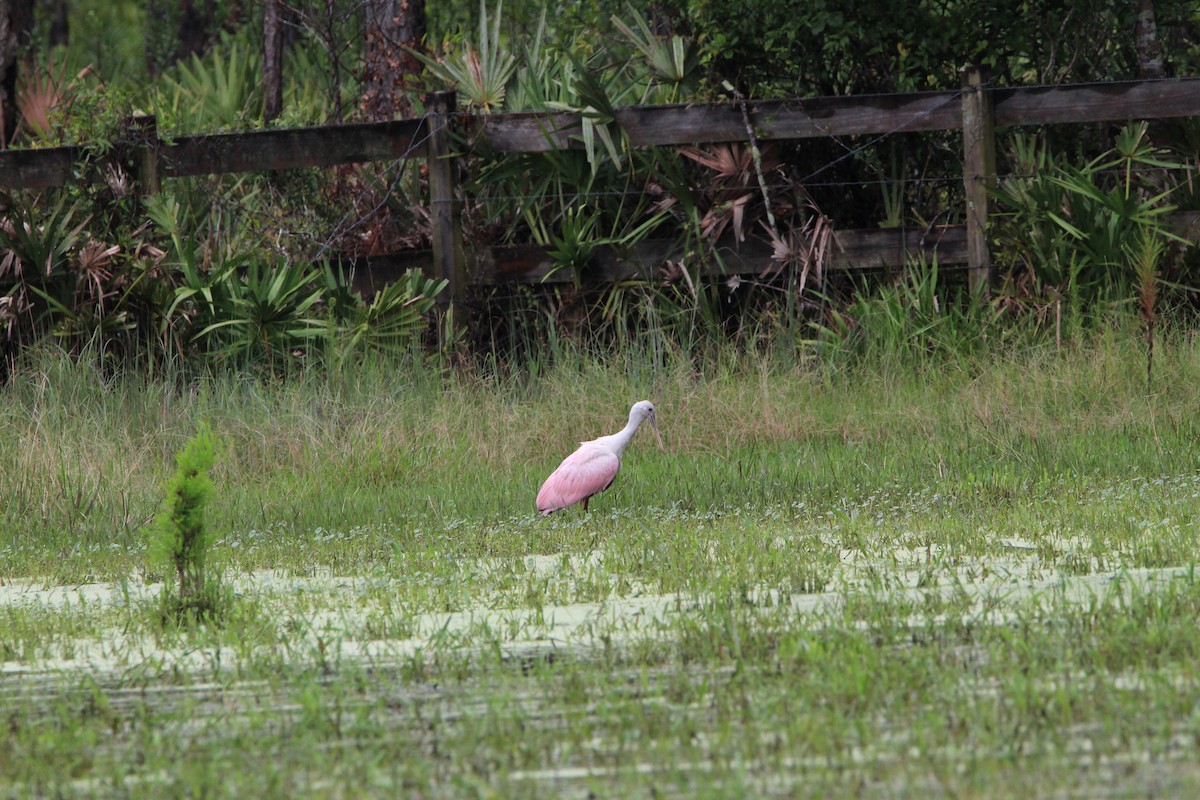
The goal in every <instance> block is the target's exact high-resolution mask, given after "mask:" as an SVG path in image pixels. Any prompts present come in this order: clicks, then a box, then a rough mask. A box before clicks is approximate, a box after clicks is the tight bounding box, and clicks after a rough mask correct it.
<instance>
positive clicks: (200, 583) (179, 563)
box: [151, 425, 229, 622]
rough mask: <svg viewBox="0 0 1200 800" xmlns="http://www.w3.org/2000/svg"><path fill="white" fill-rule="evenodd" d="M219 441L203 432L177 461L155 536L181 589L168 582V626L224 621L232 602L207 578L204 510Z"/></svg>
mask: <svg viewBox="0 0 1200 800" xmlns="http://www.w3.org/2000/svg"><path fill="white" fill-rule="evenodd" d="M216 449H217V440H216V437H215V436H214V434H213V432H212V430H211V429H210V428H209V427H208V426H207V425H204V426H201V428H200V430H199V432H197V433H196V435H195V436H193V437H192V439H191V440H190V441H189V442H188V443H187V444H186V445H185V446H184V448H183V450H181V451H180V452H179V453H178V454H177V455H176V456H175V463H176V469H175V474H174V476H172V478H171V480H170V481H168V483H167V497H166V499H165V500H164V501H163V506H162V510H161V511H160V512H159V514H158V517H157V518H156V520H155V524H154V528H153V529H152V533H151V551H152V552H153V553H155V554H157V556H158V557H159V558H160V559H161V560H162V561H164V562H166V563H167V564H168V565H169V567H170V568H171V569H172V570H173V571H174V574H175V577H176V579H177V580H176V583H175V585H174V587H173V588H172V587H171V582H170V581H169V580H168V581H166V586H165V587H164V589H163V593H162V615H163V620H164V622H165V621H167V620H175V621H180V622H182V621H187V620H193V621H196V622H217V621H220V620H221V619H222V618H223V617H224V616H225V613H226V612H227V610H228V604H229V603H228V598H227V597H226V595H225V593H224V592H223V591H222V589H221V586H220V583H219V581H218V580H217V579H216V578H214V577H213V576H212V575H210V574H209V573H208V570H207V566H208V557H209V551H210V549H211V547H212V536H211V533H210V531H209V530H208V529H207V527H206V526H205V522H204V508H205V505H206V504H207V503H208V499H209V497H210V496H211V495H212V488H213V487H212V479H211V478H210V477H209V475H208V471H209V470H210V469H212V466H213V463H214V462H215V461H216Z"/></svg>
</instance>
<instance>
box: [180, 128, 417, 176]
mask: <svg viewBox="0 0 1200 800" xmlns="http://www.w3.org/2000/svg"><path fill="white" fill-rule="evenodd" d="M427 137H428V133H427V129H426V127H425V122H424V120H421V119H406V120H395V121H391V122H364V123H354V124H350V125H323V126H319V127H312V128H285V129H280V130H267V131H252V132H249V133H225V134H214V135H211V136H180V137H177V138H175V139H172V140H170V143H164V145H163V147H162V162H163V174H164V175H167V176H170V177H182V176H185V175H210V174H221V173H226V172H258V171H262V170H276V169H298V168H301V167H332V166H337V165H339V164H356V163H361V162H368V161H392V160H396V159H402V158H411V157H424V155H425V144H426V139H427Z"/></svg>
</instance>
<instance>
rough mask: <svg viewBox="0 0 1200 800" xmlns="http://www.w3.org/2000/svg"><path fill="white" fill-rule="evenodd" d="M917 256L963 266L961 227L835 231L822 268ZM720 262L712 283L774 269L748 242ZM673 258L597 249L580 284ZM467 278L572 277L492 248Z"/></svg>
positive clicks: (659, 276) (666, 253)
mask: <svg viewBox="0 0 1200 800" xmlns="http://www.w3.org/2000/svg"><path fill="white" fill-rule="evenodd" d="M918 253H921V254H923V255H925V256H926V257H927V258H933V257H934V256H935V255H936V257H937V259H938V262H939V263H941V264H962V263H966V260H967V238H966V229H965V227H964V226H962V225H945V226H938V227H935V228H931V229H929V230H921V229H907V230H901V229H898V228H891V229H888V228H868V229H863V230H845V231H838V232H837V233H836V244H835V245H833V246H832V249H831V251H830V254H829V262H828V264H827V265H826V266H827V267H828V268H829V269H833V270H873V269H896V268H900V267H903V266H905V265H906V264H908V262H909V258H911V257H913V256H915V255H916V254H918ZM720 256H721V262H720V264H718V263H716V262H711V263H709V265H708V267H707V273H706V274H708V275H710V276H716V277H724V276H733V275H741V276H747V275H753V276H758V275H762V274H763V273H764V272H767V271H770V270H773V269H774V264H773V263H772V262H771V247H770V245H769V244H768V243H767V242H765V241H759V240H756V239H751V240H747V241H746V242H743V243H742V244H741V246H740V247H736V248H734V247H732V246H729V247H721V249H720ZM678 258H679V244H678V242H675V241H673V240H653V241H646V242H641V243H639V244H638V245H637V246H636V247H634V248H633V249H632V250H630V251H629V252H622V251H618V250H615V249H613V248H609V247H603V248H600V249H599V250H598V251H597V254H596V259H595V261H594V262H593V264H592V268H591V269H590V270H589V271H588V273H587V275H586V276H584V280H585V282H587V283H593V282H594V283H613V282H618V281H631V280H648V281H656V282H658V281H664V280H669V279H671V277H672V276H671V271H670V269H669V268H667V267H666V264H667V262H668V261H672V260H676V259H678ZM721 264H723V267H722V266H721ZM471 277H472V280H473V282H474V283H476V284H479V285H484V286H491V285H505V284H510V285H511V284H528V283H550V284H556V283H571V282H573V281H574V280H575V277H576V276H575V275H573V274H572V273H571V271H570V270H559V271H557V272H556V271H555V270H554V259H553V258H551V257H550V256H549V255H548V254H547V252H546V249H545V248H543V247H534V246H518V247H492V248H488V249H486V250H483V251H481V252H477V253H475V254H474V265H473V269H472V270H471Z"/></svg>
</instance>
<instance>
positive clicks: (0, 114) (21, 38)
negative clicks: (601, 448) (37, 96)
mask: <svg viewBox="0 0 1200 800" xmlns="http://www.w3.org/2000/svg"><path fill="white" fill-rule="evenodd" d="M33 2H34V0H0V149H3V148H5V147H7V146H8V143H9V142H10V141H11V140H12V136H13V133H14V132H15V131H16V129H17V123H18V121H19V116H18V113H17V70H18V63H17V62H18V58H19V57H20V55H21V48H22V47H24V46H26V45H27V44H29V34H30V30H31V29H32V27H33Z"/></svg>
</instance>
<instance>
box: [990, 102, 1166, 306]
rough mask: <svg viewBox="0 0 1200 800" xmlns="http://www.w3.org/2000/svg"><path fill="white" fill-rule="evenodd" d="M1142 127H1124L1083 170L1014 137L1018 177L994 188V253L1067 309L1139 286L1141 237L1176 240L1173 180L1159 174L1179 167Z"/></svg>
mask: <svg viewBox="0 0 1200 800" xmlns="http://www.w3.org/2000/svg"><path fill="white" fill-rule="evenodd" d="M1147 131H1148V128H1147V126H1146V124H1145V123H1138V124H1135V125H1131V126H1127V127H1126V128H1124V129H1123V130H1122V131H1121V132H1120V134H1119V135H1118V136H1117V139H1116V142H1115V145H1114V147H1113V148H1112V149H1111V150H1109V151H1108V152H1106V153H1103V154H1101V155H1100V156H1098V157H1097V158H1095V159H1093V160H1092V161H1090V162H1088V163H1087V164H1086V165H1085V166H1084V167H1082V168H1078V167H1071V166H1066V165H1062V164H1060V163H1059V162H1058V161H1057V160H1055V159H1054V158H1053V157H1052V156H1051V155H1050V154H1049V152H1048V151H1047V150H1046V149H1045V148H1040V147H1038V146H1037V145H1036V143H1033V142H1031V141H1030V140H1028V139H1023V138H1018V139H1017V140H1016V143H1017V147H1016V155H1017V159H1016V160H1017V164H1018V171H1019V173H1020V176H1019V177H1015V178H1011V179H1009V180H1007V181H1005V182H1004V183H1002V184H1001V185H1000V186H999V187H998V188H997V189H996V191H995V196H996V198H997V200H998V201H999V203H998V205H999V209H998V212H999V213H998V215H997V218H998V224H997V228H996V231H997V235H998V237H999V239H1000V241H1001V246H1000V247H998V248H997V252H1001V253H1011V254H1013V259H1014V266H1016V265H1019V266H1021V267H1023V268H1025V269H1027V270H1029V272H1030V273H1031V274H1032V275H1033V277H1034V280H1035V282H1036V283H1037V285H1038V286H1040V287H1045V288H1048V289H1050V290H1051V291H1052V292H1053V294H1054V295H1055V296H1056V297H1061V298H1063V299H1064V300H1065V301H1066V303H1067V305H1068V308H1069V309H1070V308H1077V307H1081V306H1083V305H1088V304H1092V303H1095V302H1097V301H1106V300H1126V299H1127V298H1129V297H1130V296H1131V293H1134V292H1137V293H1140V292H1142V291H1144V287H1145V286H1146V283H1145V281H1144V277H1143V276H1139V275H1138V273H1137V265H1138V263H1139V258H1140V257H1139V256H1138V255H1137V254H1138V253H1139V252H1142V251H1141V250H1140V248H1141V247H1142V245H1143V244H1144V242H1145V241H1146V240H1147V238H1150V239H1161V240H1162V241H1164V242H1166V241H1182V240H1181V238H1180V237H1179V236H1178V234H1176V233H1174V232H1172V230H1171V229H1170V224H1169V222H1170V214H1171V212H1173V211H1174V210H1175V206H1174V205H1173V204H1172V203H1170V202H1169V201H1170V198H1171V195H1172V194H1173V193H1174V191H1175V186H1172V185H1170V184H1169V183H1166V182H1165V181H1164V179H1163V178H1162V177H1161V176H1162V175H1164V174H1165V173H1164V170H1167V169H1177V168H1180V167H1182V165H1180V164H1176V163H1173V162H1170V161H1168V160H1166V159H1165V158H1164V157H1163V156H1162V154H1161V153H1159V151H1158V150H1157V149H1155V148H1154V147H1153V145H1152V144H1151V143H1150V141H1149V139H1148V137H1147Z"/></svg>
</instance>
